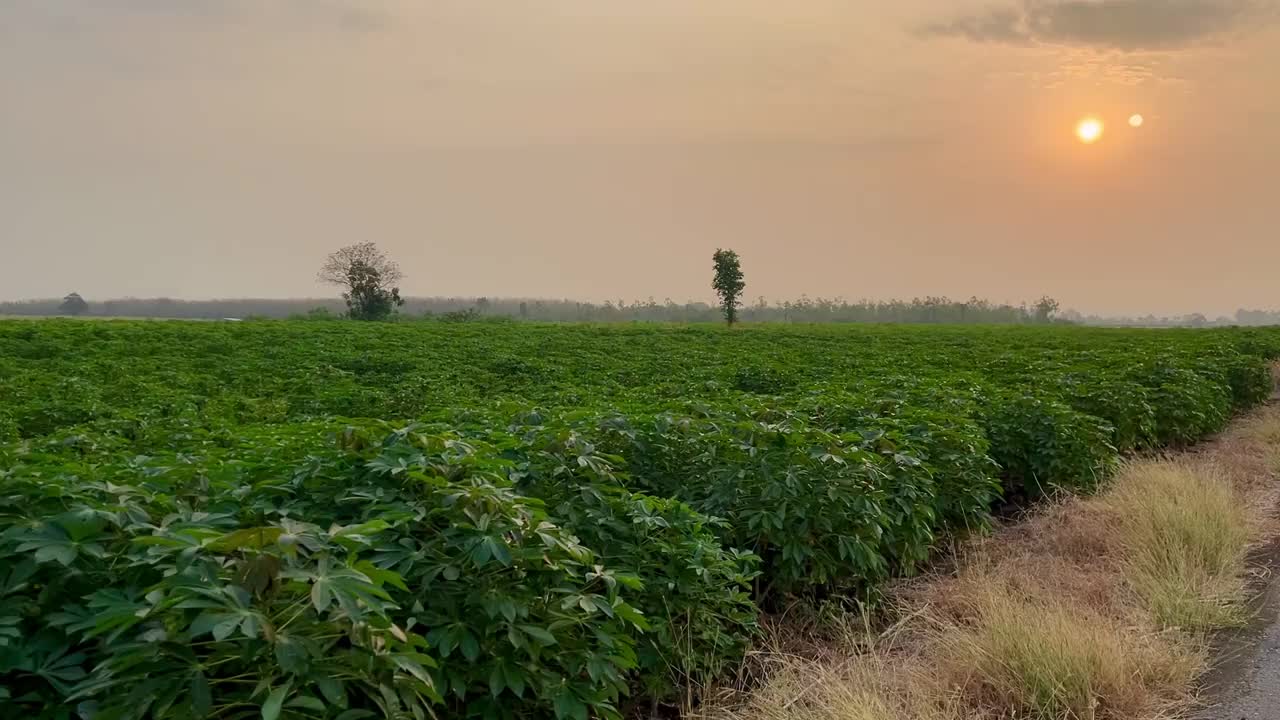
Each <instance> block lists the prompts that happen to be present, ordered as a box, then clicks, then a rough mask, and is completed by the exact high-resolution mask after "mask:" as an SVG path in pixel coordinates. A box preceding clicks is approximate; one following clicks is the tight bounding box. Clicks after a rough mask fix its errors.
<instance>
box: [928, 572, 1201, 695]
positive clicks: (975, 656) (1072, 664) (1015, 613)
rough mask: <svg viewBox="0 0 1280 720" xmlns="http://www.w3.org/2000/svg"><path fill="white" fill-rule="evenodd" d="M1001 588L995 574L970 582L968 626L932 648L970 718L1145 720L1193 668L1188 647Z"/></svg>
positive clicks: (942, 636)
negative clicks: (1123, 719)
mask: <svg viewBox="0 0 1280 720" xmlns="http://www.w3.org/2000/svg"><path fill="white" fill-rule="evenodd" d="M1002 585H1003V583H1002V581H1001V579H1000V578H998V577H989V578H980V579H975V580H974V581H973V582H971V584H970V590H969V592H970V593H971V595H970V597H969V598H968V600H969V602H971V603H972V604H973V607H972V612H971V617H970V619H969V622H968V623H967V624H964V625H953V626H950V627H947V628H945V629H944V630H943V631H942V632H940V633H939V634H938V636H937V639H936V642H935V644H936V647H937V649H938V654H939V656H938V658H937V661H936V662H937V668H938V672H939V673H940V674H941V675H942V676H944V677H947V678H949V684H950V685H952V686H955V687H958V688H961V690H962V691H963V694H964V696H965V697H966V698H967V699H968V700H969V704H970V706H971V707H973V708H974V709H975V710H978V711H979V712H985V714H988V715H990V716H993V717H1024V718H1036V719H1037V720H1059V719H1065V718H1069V719H1071V720H1094V718H1098V717H1126V718H1127V717H1154V716H1156V715H1157V714H1158V713H1159V712H1161V711H1162V710H1163V709H1164V708H1165V707H1167V706H1168V705H1170V704H1171V702H1173V701H1174V700H1175V699H1177V698H1178V697H1179V696H1180V695H1181V693H1182V692H1183V690H1182V688H1184V687H1186V685H1187V683H1188V682H1189V681H1190V680H1191V678H1192V677H1194V676H1195V674H1196V672H1197V671H1198V669H1199V667H1200V663H1201V658H1200V655H1199V653H1198V652H1196V651H1195V649H1194V647H1193V646H1190V645H1188V644H1184V643H1181V642H1171V641H1170V639H1169V638H1164V637H1160V636H1158V635H1152V634H1143V633H1140V632H1137V631H1135V630H1134V629H1133V628H1132V627H1128V626H1125V625H1124V624H1121V623H1119V622H1117V621H1115V620H1114V619H1112V618H1108V617H1105V616H1103V615H1099V614H1096V613H1094V612H1092V611H1090V610H1088V609H1087V608H1083V607H1081V606H1080V605H1078V604H1076V603H1073V602H1071V601H1061V600H1057V599H1052V598H1028V597H1022V596H1019V595H1017V594H1014V593H1012V592H1010V591H1009V588H1007V587H1003V586H1002Z"/></svg>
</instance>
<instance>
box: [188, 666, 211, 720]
mask: <svg viewBox="0 0 1280 720" xmlns="http://www.w3.org/2000/svg"><path fill="white" fill-rule="evenodd" d="M191 709H192V710H193V711H194V712H195V714H196V717H206V716H208V714H209V711H210V710H212V709H213V695H212V693H210V692H209V680H208V678H206V677H205V676H204V673H203V672H201V671H199V670H197V671H196V672H195V673H194V674H193V675H192V676H191Z"/></svg>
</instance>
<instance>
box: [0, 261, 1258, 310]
mask: <svg viewBox="0 0 1280 720" xmlns="http://www.w3.org/2000/svg"><path fill="white" fill-rule="evenodd" d="M712 263H713V268H712V269H713V276H712V283H711V286H712V288H713V289H714V290H715V291H716V294H717V296H718V297H719V304H717V305H712V304H710V303H707V302H702V301H693V300H690V301H685V302H677V301H675V300H672V299H671V298H664V299H663V300H662V301H657V300H655V299H654V298H653V297H650V298H648V299H647V300H631V301H627V300H624V299H618V300H616V301H614V300H608V301H605V302H598V303H597V302H581V301H576V300H569V299H547V298H519V297H517V298H497V297H493V298H491V297H416V298H415V297H403V296H402V295H401V294H400V289H399V282H400V281H401V280H402V279H403V278H404V273H403V272H402V271H401V269H400V267H399V265H398V264H396V263H395V262H394V261H393V260H392V259H391V258H390V257H388V256H387V255H386V253H385V252H383V251H382V250H381V249H379V248H378V247H377V246H376V245H375V244H374V243H360V244H356V245H350V246H347V247H344V248H341V249H339V250H338V251H336V252H334V253H331V254H330V255H329V256H328V257H327V258H326V259H325V261H324V264H323V265H322V266H321V269H320V271H319V273H318V275H317V277H318V279H319V280H320V281H321V282H324V283H327V284H331V285H335V286H337V287H339V288H340V289H341V291H342V297H341V298H340V299H339V298H293V299H260V298H259V299H255V298H244V299H222V300H177V299H172V298H117V299H111V300H104V301H101V302H95V303H92V304H91V303H89V302H88V301H87V300H85V299H84V298H83V297H81V296H80V295H79V294H78V293H74V292H73V293H71V294H69V295H67V296H66V297H64V298H62V299H61V300H59V299H44V300H28V301H19V302H0V315H32V316H47V315H73V316H75V315H88V316H99V317H155V318H178V319H231V318H234V319H250V318H277V319H279V318H294V319H330V318H339V317H348V318H352V319H360V320H382V319H389V318H392V317H394V318H396V319H401V320H410V319H438V320H443V321H474V320H486V319H488V320H527V321H537V322H632V321H638V322H675V323H703V322H716V321H720V320H723V321H726V322H728V323H730V324H732V323H734V322H738V321H743V322H783V323H786V322H793V323H942V324H947V323H953V324H961V323H993V324H1044V323H1051V322H1067V323H1077V324H1086V325H1123V326H1147V327H1187V326H1189V327H1211V326H1218V325H1280V312H1269V311H1262V310H1244V309H1242V310H1239V311H1237V312H1236V313H1235V316H1234V317H1233V318H1227V317H1220V318H1217V319H1215V320H1209V319H1208V318H1206V317H1205V316H1204V315H1200V314H1192V315H1185V316H1178V317H1173V318H1170V317H1155V316H1150V315H1149V316H1145V317H1138V318H1129V317H1123V318H1116V317H1105V316H1097V315H1088V316H1086V315H1082V314H1080V313H1078V312H1075V311H1071V310H1068V311H1066V312H1062V313H1059V312H1058V311H1059V305H1058V302H1057V301H1056V300H1054V299H1052V298H1049V297H1042V298H1040V299H1039V300H1037V301H1035V302H1033V303H1020V304H1017V305H1013V304H1009V303H997V302H991V301H988V300H985V299H982V298H978V297H970V298H969V299H967V300H954V299H951V298H947V297H936V296H929V297H924V298H912V299H910V300H865V299H864V300H854V301H850V300H846V299H844V298H842V297H835V298H824V297H817V298H810V297H808V296H804V295H802V296H801V297H800V298H799V299H796V300H783V301H780V302H779V301H769V300H766V299H765V298H764V297H757V298H756V299H755V300H754V301H753V302H745V301H744V297H745V290H746V282H745V274H744V272H743V270H742V264H741V258H740V257H739V256H738V254H737V253H736V252H734V251H733V250H723V249H717V250H716V252H715V254H714V255H713V257H712Z"/></svg>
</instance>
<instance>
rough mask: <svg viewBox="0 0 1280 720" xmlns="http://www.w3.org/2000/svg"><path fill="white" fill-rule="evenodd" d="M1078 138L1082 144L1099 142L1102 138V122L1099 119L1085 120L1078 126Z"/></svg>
mask: <svg viewBox="0 0 1280 720" xmlns="http://www.w3.org/2000/svg"><path fill="white" fill-rule="evenodd" d="M1076 137H1078V138H1080V142H1083V143H1085V144H1090V143H1094V142H1097V140H1098V138H1100V137H1102V121H1101V120H1098V119H1097V118H1085V119H1084V120H1081V121H1080V124H1079V125H1076Z"/></svg>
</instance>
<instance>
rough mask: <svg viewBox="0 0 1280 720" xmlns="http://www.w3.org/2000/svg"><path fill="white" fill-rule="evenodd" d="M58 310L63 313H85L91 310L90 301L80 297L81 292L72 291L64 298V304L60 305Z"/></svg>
mask: <svg viewBox="0 0 1280 720" xmlns="http://www.w3.org/2000/svg"><path fill="white" fill-rule="evenodd" d="M58 312H60V313H62V314H63V315H84V314H85V313H87V312H89V303H87V302H85V301H84V298H82V297H80V293H71V294H70V295H68V296H66V297H64V298H62V304H61V305H59V306H58Z"/></svg>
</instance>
